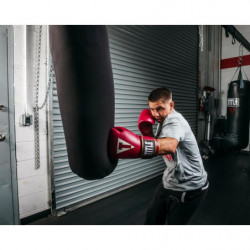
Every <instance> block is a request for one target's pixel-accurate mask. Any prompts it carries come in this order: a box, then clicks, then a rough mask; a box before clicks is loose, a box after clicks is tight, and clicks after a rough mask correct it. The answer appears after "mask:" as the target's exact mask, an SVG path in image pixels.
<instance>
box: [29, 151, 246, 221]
mask: <svg viewBox="0 0 250 250" xmlns="http://www.w3.org/2000/svg"><path fill="white" fill-rule="evenodd" d="M204 165H205V168H206V170H207V172H208V176H209V182H210V187H209V191H208V194H207V196H206V198H205V200H204V202H203V203H202V205H201V206H200V208H199V209H198V210H197V212H196V213H195V215H194V216H193V218H192V219H191V220H190V222H189V224H190V225H250V167H249V166H250V157H249V155H248V154H239V153H231V154H227V155H223V156H219V157H216V158H214V159H209V160H206V161H204ZM160 181H161V176H159V177H156V178H154V179H151V180H149V181H147V182H144V183H142V184H139V185H137V186H134V187H132V188H129V189H127V190H124V191H122V192H119V193H117V194H115V195H112V196H110V197H107V198H104V199H102V200H99V201H97V202H94V203H92V204H89V205H87V206H84V207H81V208H79V209H76V210H74V211H71V212H69V213H67V214H66V215H64V216H61V217H54V216H47V217H45V218H42V219H39V220H37V221H33V222H31V223H29V225H143V224H144V219H145V213H146V208H147V205H148V204H149V202H150V200H151V198H152V196H153V193H154V190H155V188H156V186H157V185H158V183H159V182H160Z"/></svg>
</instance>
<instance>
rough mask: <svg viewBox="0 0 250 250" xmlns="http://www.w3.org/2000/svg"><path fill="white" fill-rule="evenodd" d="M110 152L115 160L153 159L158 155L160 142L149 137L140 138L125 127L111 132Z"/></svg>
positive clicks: (113, 129) (116, 128)
mask: <svg viewBox="0 0 250 250" xmlns="http://www.w3.org/2000/svg"><path fill="white" fill-rule="evenodd" d="M108 151H109V155H110V157H112V158H113V159H126V158H130V159H131V158H153V157H155V156H156V155H157V154H158V151H159V143H158V140H157V139H155V138H153V137H148V136H138V135H136V134H134V133H133V132H131V131H130V130H128V129H126V128H123V127H114V128H112V129H111V130H110V133H109V140H108Z"/></svg>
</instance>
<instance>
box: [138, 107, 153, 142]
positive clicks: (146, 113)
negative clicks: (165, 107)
mask: <svg viewBox="0 0 250 250" xmlns="http://www.w3.org/2000/svg"><path fill="white" fill-rule="evenodd" d="M154 124H155V119H154V118H153V116H152V115H151V111H150V110H149V109H144V110H142V112H141V114H140V116H139V119H138V128H139V130H140V131H141V134H142V135H145V136H150V137H154V133H153V127H152V125H154Z"/></svg>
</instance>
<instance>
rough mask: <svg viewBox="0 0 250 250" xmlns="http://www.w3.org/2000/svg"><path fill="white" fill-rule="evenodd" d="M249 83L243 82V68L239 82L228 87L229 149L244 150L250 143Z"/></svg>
mask: <svg viewBox="0 0 250 250" xmlns="http://www.w3.org/2000/svg"><path fill="white" fill-rule="evenodd" d="M248 98H249V81H246V80H243V78H242V73H241V68H240V71H239V76H238V80H236V81H232V82H230V83H229V85H228V93H227V133H226V144H227V148H229V149H243V148H245V147H247V145H248V141H249V100H248Z"/></svg>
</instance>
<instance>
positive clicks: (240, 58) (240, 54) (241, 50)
mask: <svg viewBox="0 0 250 250" xmlns="http://www.w3.org/2000/svg"><path fill="white" fill-rule="evenodd" d="M242 61H243V45H242V44H240V46H239V61H238V62H239V66H240V67H241V65H242Z"/></svg>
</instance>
